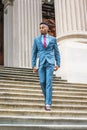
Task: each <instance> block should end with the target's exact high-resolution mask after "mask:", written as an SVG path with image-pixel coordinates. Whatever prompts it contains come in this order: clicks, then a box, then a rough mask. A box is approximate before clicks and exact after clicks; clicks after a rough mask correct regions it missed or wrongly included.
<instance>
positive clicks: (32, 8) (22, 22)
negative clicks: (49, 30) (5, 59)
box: [13, 0, 42, 67]
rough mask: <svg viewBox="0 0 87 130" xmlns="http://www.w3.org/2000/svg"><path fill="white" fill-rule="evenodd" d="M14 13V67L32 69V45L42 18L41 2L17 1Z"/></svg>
mask: <svg viewBox="0 0 87 130" xmlns="http://www.w3.org/2000/svg"><path fill="white" fill-rule="evenodd" d="M13 12H14V13H13V16H14V17H13V21H14V22H13V28H14V39H13V46H14V47H13V48H14V50H13V59H15V60H14V66H19V67H31V53H32V52H31V51H32V44H33V40H34V37H35V36H37V35H38V34H39V23H40V21H41V18H42V16H41V15H42V13H41V0H15V1H14V6H13Z"/></svg>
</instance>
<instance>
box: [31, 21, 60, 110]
mask: <svg viewBox="0 0 87 130" xmlns="http://www.w3.org/2000/svg"><path fill="white" fill-rule="evenodd" d="M48 30H49V26H48V24H47V23H44V22H42V23H40V32H41V35H40V36H38V37H37V38H35V39H34V44H33V48H32V68H33V72H37V70H38V73H39V77H40V85H41V88H42V92H43V94H44V97H45V110H47V111H50V110H51V104H52V77H53V72H54V70H55V71H57V70H58V68H59V67H60V54H59V50H58V45H57V42H56V38H55V37H53V36H50V35H48ZM37 59H38V62H39V63H38V68H37V67H36V66H37V64H36V63H37ZM55 61H56V65H55Z"/></svg>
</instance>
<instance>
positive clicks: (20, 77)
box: [0, 74, 67, 83]
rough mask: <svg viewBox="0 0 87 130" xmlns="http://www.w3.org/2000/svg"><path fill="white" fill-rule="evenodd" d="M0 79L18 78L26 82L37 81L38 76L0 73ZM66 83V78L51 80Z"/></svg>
mask: <svg viewBox="0 0 87 130" xmlns="http://www.w3.org/2000/svg"><path fill="white" fill-rule="evenodd" d="M0 79H4V80H8V79H9V80H18V81H27V82H39V78H35V77H33V78H31V77H30V78H29V77H25V76H17V75H10V76H9V75H8V74H7V75H0ZM62 82H63V83H67V81H66V80H55V81H54V80H53V83H62Z"/></svg>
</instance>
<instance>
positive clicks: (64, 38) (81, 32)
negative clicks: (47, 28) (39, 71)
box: [55, 0, 87, 83]
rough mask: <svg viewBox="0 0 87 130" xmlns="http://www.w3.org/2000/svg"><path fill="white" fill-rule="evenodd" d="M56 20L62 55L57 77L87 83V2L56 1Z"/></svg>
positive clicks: (72, 0)
mask: <svg viewBox="0 0 87 130" xmlns="http://www.w3.org/2000/svg"><path fill="white" fill-rule="evenodd" d="M55 19H56V34H57V40H58V44H59V49H60V55H61V67H60V69H59V70H58V72H56V75H57V76H61V78H63V79H66V80H67V81H68V82H74V83H87V79H86V77H87V71H86V70H87V69H86V66H87V61H86V59H85V58H86V57H87V53H86V52H87V0H55Z"/></svg>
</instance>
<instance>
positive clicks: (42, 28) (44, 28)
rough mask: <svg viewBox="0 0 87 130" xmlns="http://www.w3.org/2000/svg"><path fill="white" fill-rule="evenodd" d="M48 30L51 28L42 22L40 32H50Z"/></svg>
mask: <svg viewBox="0 0 87 130" xmlns="http://www.w3.org/2000/svg"><path fill="white" fill-rule="evenodd" d="M48 30H49V28H48V26H47V25H45V24H41V25H40V33H41V34H43V35H44V34H47V33H48Z"/></svg>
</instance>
